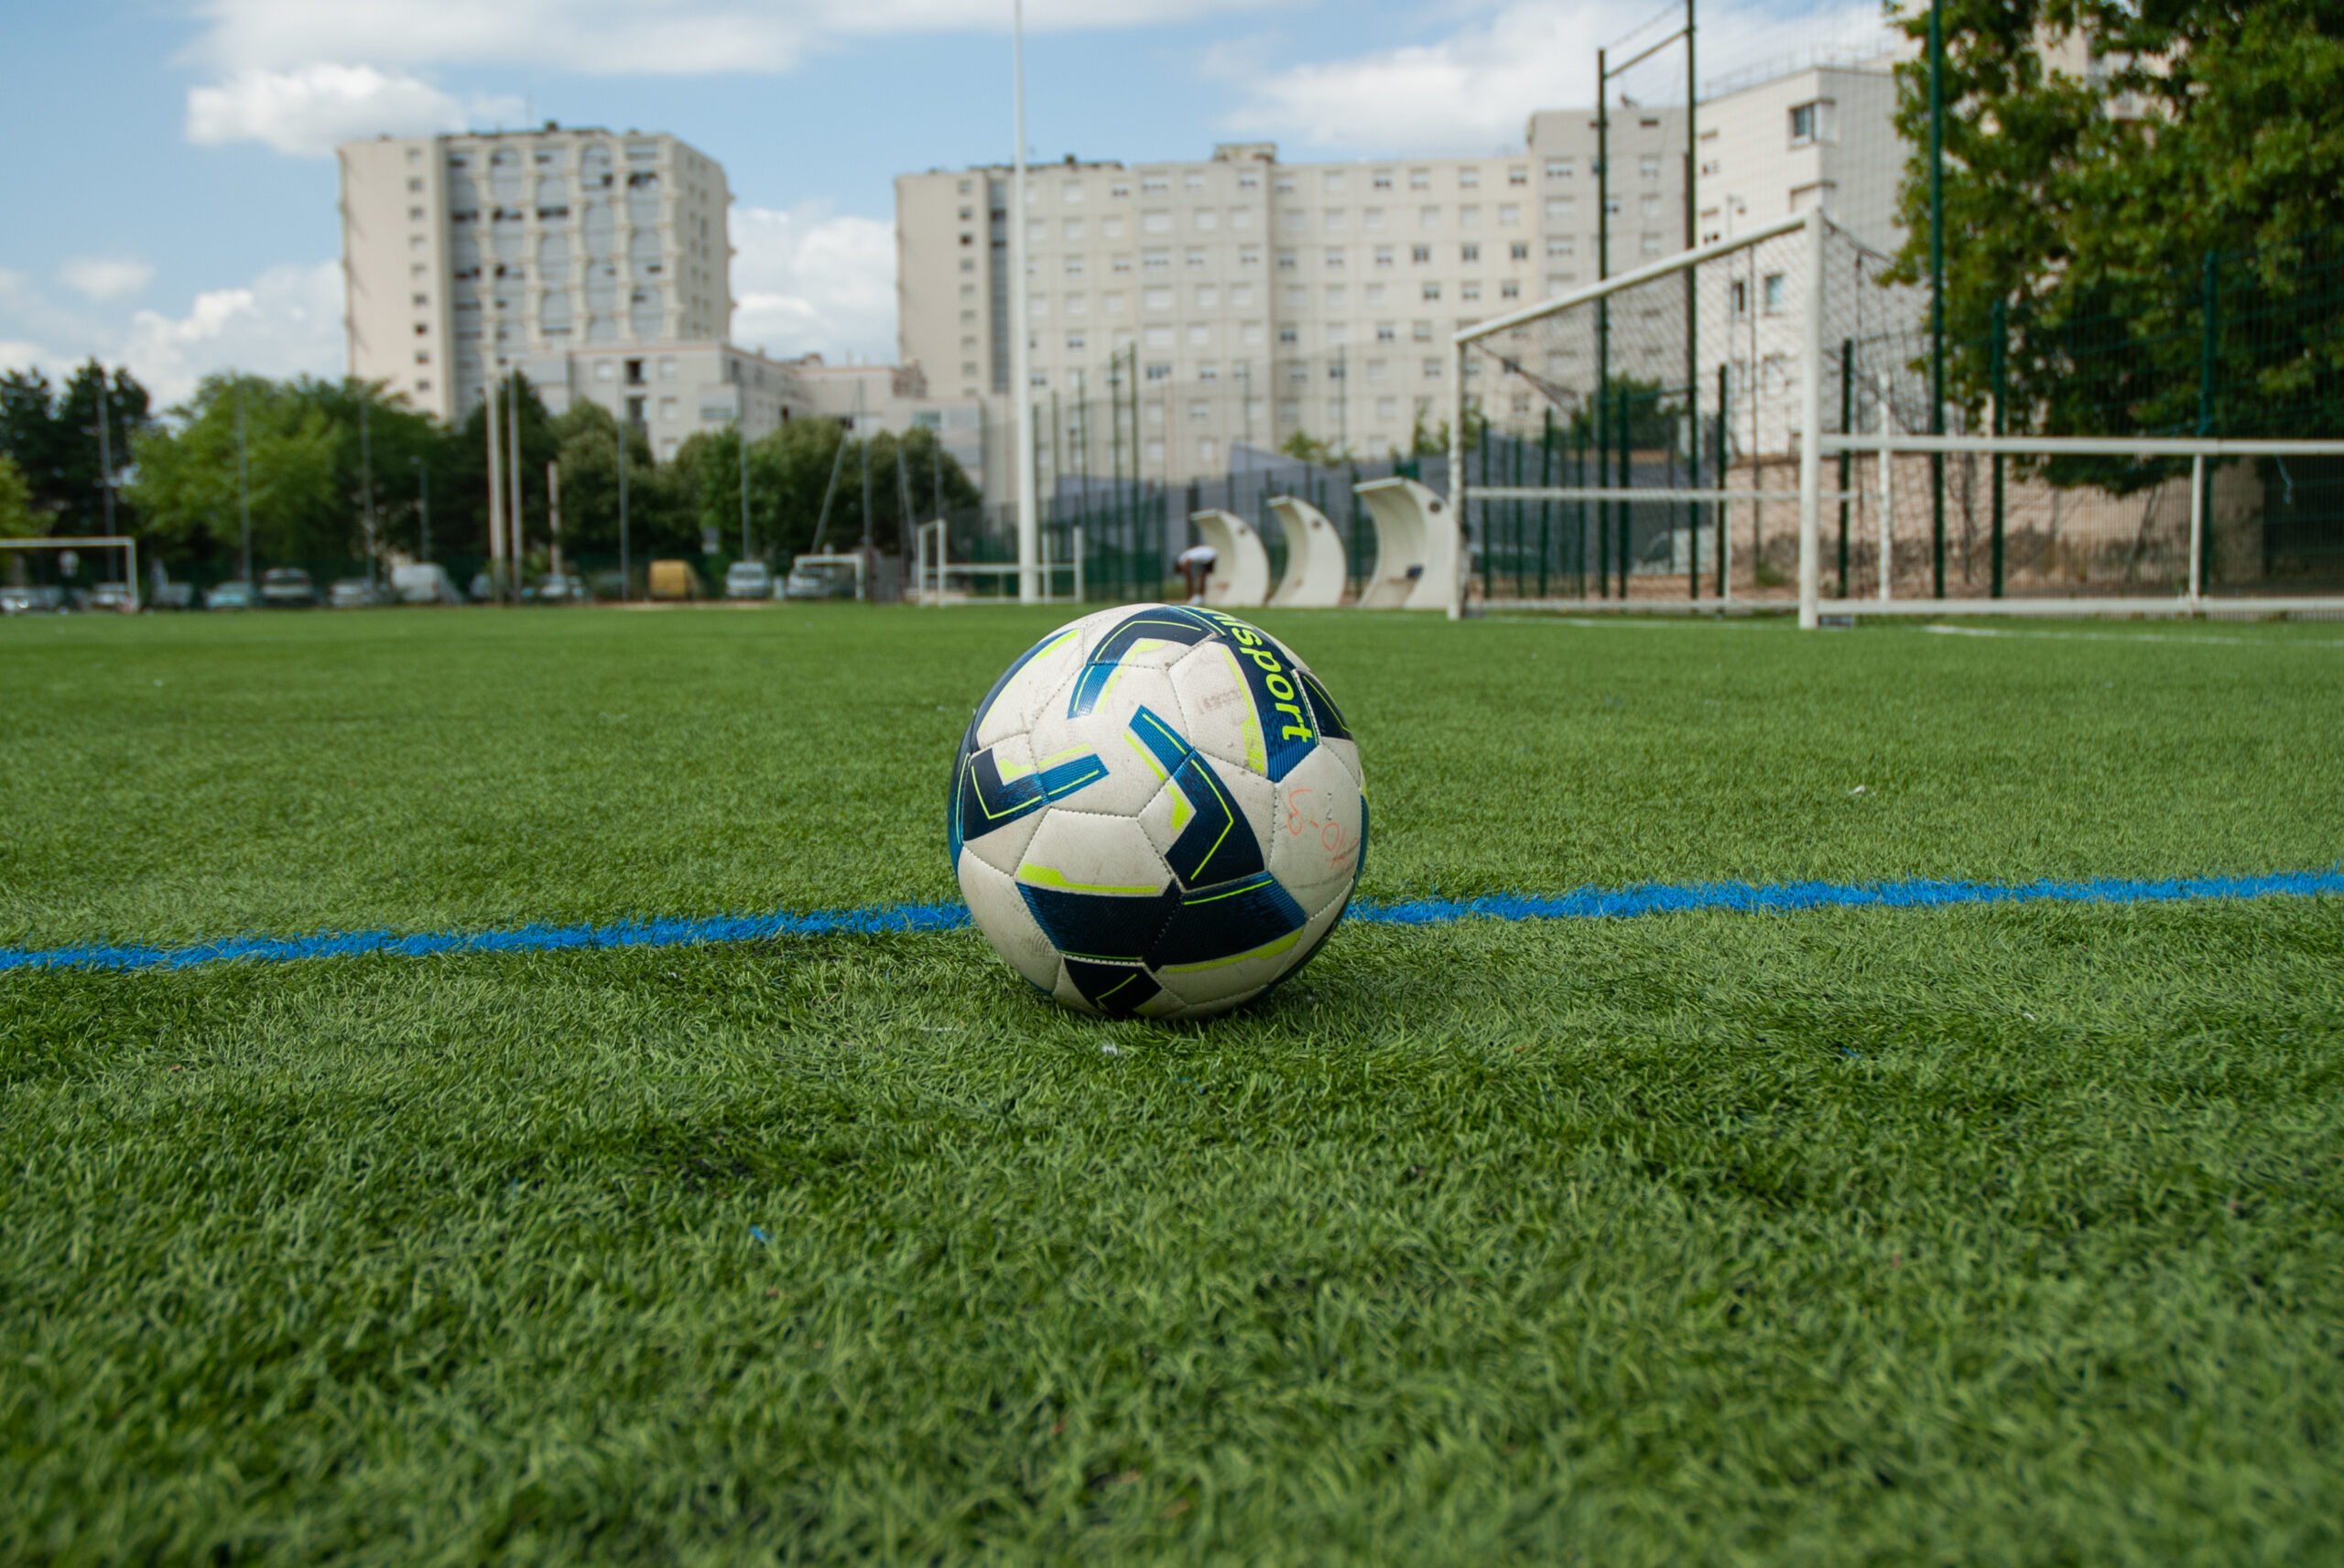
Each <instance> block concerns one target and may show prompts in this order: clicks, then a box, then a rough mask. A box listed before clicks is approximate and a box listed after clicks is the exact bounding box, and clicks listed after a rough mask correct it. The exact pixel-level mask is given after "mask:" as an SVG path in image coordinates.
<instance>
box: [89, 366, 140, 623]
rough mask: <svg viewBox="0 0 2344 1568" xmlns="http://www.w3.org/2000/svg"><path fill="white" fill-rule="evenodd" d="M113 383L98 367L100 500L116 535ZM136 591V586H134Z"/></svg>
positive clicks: (110, 529) (103, 369) (110, 531)
mask: <svg viewBox="0 0 2344 1568" xmlns="http://www.w3.org/2000/svg"><path fill="white" fill-rule="evenodd" d="M113 396H114V395H113V392H112V391H111V383H110V382H109V381H108V380H107V378H106V371H105V367H104V366H103V365H100V366H98V498H99V501H100V502H101V503H102V504H103V507H104V511H105V524H106V533H107V534H108V535H112V534H113V533H114V437H113V436H112V435H111V434H109V433H108V427H109V426H111V425H112V424H113V423H114V422H113V421H112V420H110V419H108V418H107V417H106V405H107V404H108V403H110V402H111V401H113ZM132 587H133V590H134V591H136V584H133V585H132Z"/></svg>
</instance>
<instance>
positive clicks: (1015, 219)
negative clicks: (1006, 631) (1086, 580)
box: [1009, 0, 1042, 604]
mask: <svg viewBox="0 0 2344 1568" xmlns="http://www.w3.org/2000/svg"><path fill="white" fill-rule="evenodd" d="M1009 16H1010V52H1011V66H1010V75H1011V86H1012V91H1013V92H1015V96H1016V100H1017V105H1016V107H1017V114H1016V119H1017V146H1016V149H1015V153H1014V154H1013V155H1012V158H1011V164H1010V176H1009V382H1010V387H1009V392H1010V397H1011V400H1012V401H1011V406H1012V409H1013V411H1014V416H1015V419H1016V422H1017V423H1016V431H1017V457H1016V465H1015V473H1016V476H1017V600H1018V602H1019V603H1021V604H1035V603H1038V602H1040V600H1041V597H1042V582H1041V574H1040V572H1039V571H1038V570H1037V569H1036V562H1037V559H1038V556H1039V551H1040V546H1041V537H1042V514H1041V498H1040V497H1039V496H1037V495H1036V494H1035V493H1034V462H1035V457H1036V454H1035V450H1034V410H1033V407H1032V406H1031V403H1032V398H1033V388H1032V387H1031V386H1030V385H1029V383H1030V382H1031V380H1032V379H1033V374H1032V368H1031V356H1032V351H1031V349H1030V347H1029V346H1028V344H1027V342H1026V335H1027V330H1028V328H1027V324H1026V3H1025V0H1010V9H1009Z"/></svg>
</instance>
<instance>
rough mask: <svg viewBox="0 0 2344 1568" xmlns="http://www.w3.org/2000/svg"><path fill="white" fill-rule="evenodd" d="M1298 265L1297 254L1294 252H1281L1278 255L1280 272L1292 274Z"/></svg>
mask: <svg viewBox="0 0 2344 1568" xmlns="http://www.w3.org/2000/svg"><path fill="white" fill-rule="evenodd" d="M1296 265H1297V262H1296V259H1295V254H1294V253H1293V252H1292V251H1280V252H1279V253H1278V270H1279V271H1280V272H1292V271H1293V270H1294V269H1295V267H1296Z"/></svg>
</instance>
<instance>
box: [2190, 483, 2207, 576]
mask: <svg viewBox="0 0 2344 1568" xmlns="http://www.w3.org/2000/svg"><path fill="white" fill-rule="evenodd" d="M2205 546H2206V459H2205V456H2204V454H2203V453H2200V454H2199V455H2198V456H2197V457H2194V458H2192V459H2190V460H2189V608H2191V609H2192V610H2195V609H2197V608H2198V595H2199V594H2201V593H2203V592H2204V591H2205V587H2206V584H2205V581H2204V578H2205V573H2204V571H2203V570H2202V569H2200V563H2201V562H2203V561H2204V560H2205V558H2206V557H2205Z"/></svg>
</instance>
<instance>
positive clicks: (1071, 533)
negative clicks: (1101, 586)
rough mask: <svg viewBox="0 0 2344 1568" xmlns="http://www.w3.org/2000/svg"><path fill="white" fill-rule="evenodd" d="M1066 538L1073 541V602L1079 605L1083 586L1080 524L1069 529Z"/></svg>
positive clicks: (1081, 599)
mask: <svg viewBox="0 0 2344 1568" xmlns="http://www.w3.org/2000/svg"><path fill="white" fill-rule="evenodd" d="M1067 536H1068V537H1069V538H1070V539H1072V540H1073V541H1074V601H1075V602H1076V603H1077V604H1080V603H1081V602H1082V601H1083V597H1084V596H1083V588H1084V586H1085V585H1084V583H1083V580H1082V524H1080V523H1078V524H1075V525H1074V526H1073V527H1072V528H1070V529H1069V530H1068V531H1067Z"/></svg>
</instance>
